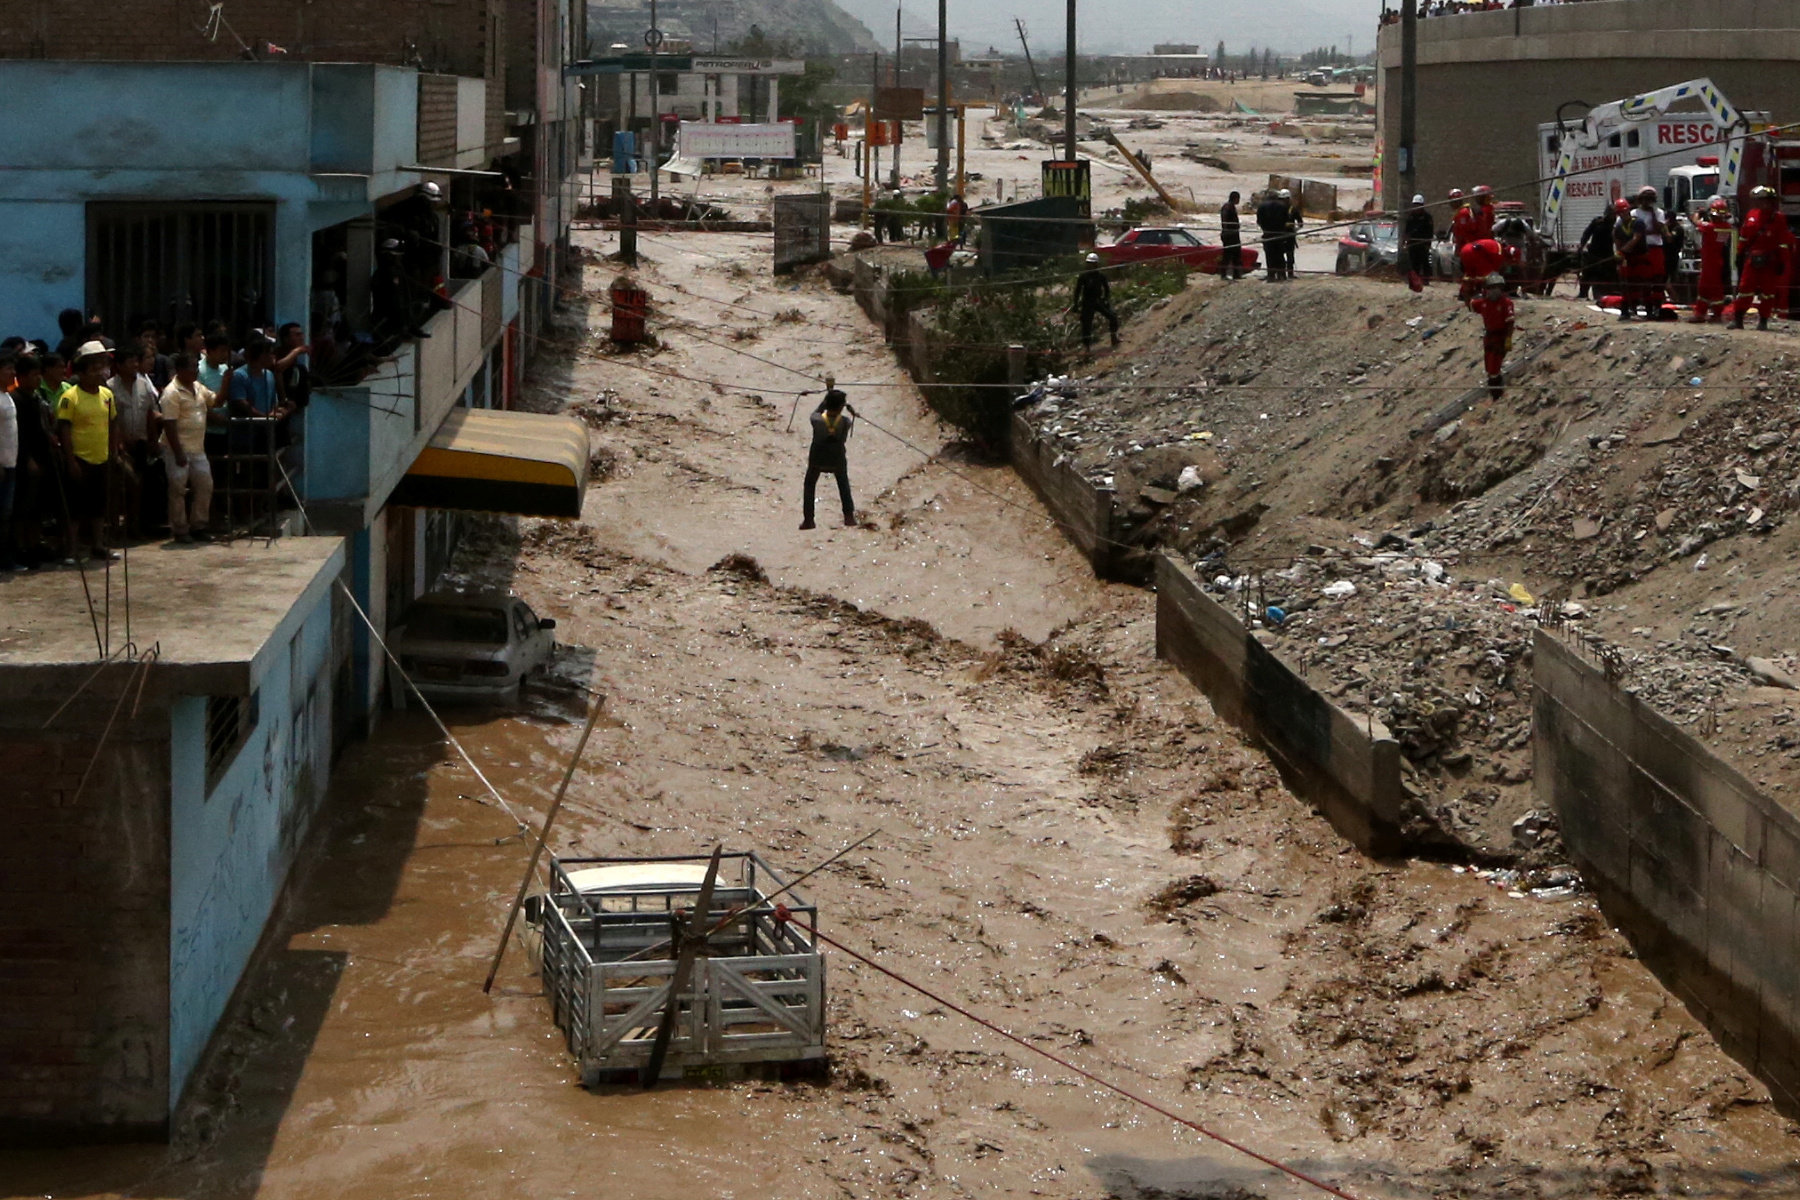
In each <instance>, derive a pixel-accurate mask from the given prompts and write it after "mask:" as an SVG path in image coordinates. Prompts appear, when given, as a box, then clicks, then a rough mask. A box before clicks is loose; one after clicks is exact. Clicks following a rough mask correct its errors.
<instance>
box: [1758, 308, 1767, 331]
mask: <svg viewBox="0 0 1800 1200" xmlns="http://www.w3.org/2000/svg"><path fill="white" fill-rule="evenodd" d="M1756 327H1757V328H1758V329H1760V330H1762V331H1763V332H1764V333H1767V332H1768V331H1769V317H1768V314H1767V313H1765V314H1763V315H1762V316H1760V317H1758V318H1757V319H1756Z"/></svg>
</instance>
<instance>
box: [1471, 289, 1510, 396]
mask: <svg viewBox="0 0 1800 1200" xmlns="http://www.w3.org/2000/svg"><path fill="white" fill-rule="evenodd" d="M1484 282H1485V284H1486V287H1485V289H1484V290H1483V292H1482V294H1481V295H1479V296H1477V297H1475V298H1474V299H1473V300H1471V301H1469V307H1470V308H1472V309H1474V310H1475V311H1476V312H1478V313H1480V314H1481V357H1482V365H1483V366H1485V367H1486V368H1487V382H1488V395H1490V396H1492V397H1493V398H1494V399H1496V400H1498V399H1499V398H1500V395H1501V393H1502V392H1504V391H1505V390H1506V384H1505V381H1504V378H1503V374H1502V373H1503V372H1504V371H1505V369H1506V356H1507V354H1508V352H1510V351H1511V350H1512V339H1513V302H1512V297H1511V296H1508V295H1507V294H1506V280H1505V278H1504V277H1502V276H1501V275H1500V273H1499V272H1498V271H1496V272H1494V273H1493V274H1491V275H1489V276H1488V277H1487V279H1486V280H1485V281H1484Z"/></svg>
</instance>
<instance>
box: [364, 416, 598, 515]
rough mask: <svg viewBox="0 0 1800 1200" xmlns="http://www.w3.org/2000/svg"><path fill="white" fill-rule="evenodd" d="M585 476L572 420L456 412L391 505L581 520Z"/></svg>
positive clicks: (583, 452)
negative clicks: (576, 518) (579, 518)
mask: <svg viewBox="0 0 1800 1200" xmlns="http://www.w3.org/2000/svg"><path fill="white" fill-rule="evenodd" d="M587 478H588V432H587V426H586V425H583V424H582V423H581V421H580V420H578V419H577V418H575V417H567V416H549V415H545V414H543V413H525V412H501V411H495V410H490V409H479V408H457V409H452V410H451V411H450V415H449V416H447V417H445V418H444V423H443V425H442V426H440V427H439V428H438V431H437V433H436V434H435V435H433V437H432V439H431V441H430V442H429V443H427V445H426V446H425V449H424V450H422V451H421V452H420V453H419V457H418V460H417V461H416V462H414V463H413V465H412V466H411V467H410V468H408V470H407V472H406V476H405V478H404V479H402V480H401V481H400V486H399V487H397V488H395V489H394V494H393V495H392V496H391V497H390V498H389V501H388V502H389V503H390V504H407V505H412V506H413V507H415V508H452V509H463V510H465V511H471V512H495V513H514V514H517V515H519V516H523V517H579V516H580V515H581V500H582V496H583V495H584V494H585V492H586V491H587Z"/></svg>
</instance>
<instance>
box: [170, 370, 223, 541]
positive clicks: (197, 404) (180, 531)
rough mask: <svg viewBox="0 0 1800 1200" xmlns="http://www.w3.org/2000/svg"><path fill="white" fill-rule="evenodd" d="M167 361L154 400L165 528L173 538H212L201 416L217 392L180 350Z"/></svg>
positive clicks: (210, 485)
mask: <svg viewBox="0 0 1800 1200" xmlns="http://www.w3.org/2000/svg"><path fill="white" fill-rule="evenodd" d="M170 365H171V366H172V367H173V368H174V371H175V378H174V379H172V380H170V381H169V386H168V387H166V388H164V389H163V391H162V395H161V396H160V397H158V399H157V402H156V412H157V425H158V426H159V429H160V432H161V435H162V460H163V472H164V474H165V475H167V477H168V481H169V531H170V532H171V533H172V534H173V535H174V537H175V540H176V541H177V542H193V541H201V542H206V541H211V540H212V535H211V534H209V533H208V532H207V528H206V527H207V526H208V525H209V524H210V523H211V516H212V490H213V481H212V466H211V464H210V463H208V462H207V459H206V450H205V446H206V418H207V414H208V413H210V412H211V411H212V410H213V406H214V404H215V403H216V402H217V397H215V396H214V395H213V393H212V392H211V390H209V389H208V388H207V386H206V385H205V384H203V383H201V382H200V371H199V363H198V362H197V361H196V360H195V358H194V356H193V355H191V354H188V353H186V352H185V351H182V352H178V353H176V355H175V356H174V358H173V359H172V361H171V363H170Z"/></svg>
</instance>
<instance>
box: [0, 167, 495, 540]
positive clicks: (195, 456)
mask: <svg viewBox="0 0 1800 1200" xmlns="http://www.w3.org/2000/svg"><path fill="white" fill-rule="evenodd" d="M445 200H446V198H445V196H444V194H443V192H442V189H440V188H439V186H438V185H437V184H435V183H425V184H422V185H420V186H419V187H418V188H417V189H415V190H413V191H412V192H411V193H410V194H409V195H407V196H406V197H404V198H403V199H401V200H399V201H398V202H396V203H394V204H391V205H389V206H388V207H387V208H386V209H384V210H383V211H382V212H381V214H380V216H379V218H378V220H377V223H376V237H377V244H376V254H375V264H374V269H373V272H372V273H371V274H370V276H369V286H368V305H367V315H366V319H365V318H364V317H362V316H360V315H359V317H358V319H357V320H356V321H354V322H353V321H351V320H350V319H349V318H348V315H347V312H346V309H347V307H348V300H349V296H348V291H347V284H348V281H349V276H350V272H351V266H350V260H349V255H348V254H347V253H346V252H345V251H343V250H339V251H337V252H336V253H333V254H327V255H323V256H321V260H320V261H317V262H315V264H314V290H313V293H312V296H311V298H310V303H309V309H310V311H309V313H308V322H307V324H306V325H305V326H302V325H300V324H299V323H297V322H290V323H288V324H284V325H279V326H273V327H267V328H261V329H252V330H250V331H249V332H248V334H247V335H244V336H234V335H233V332H232V330H231V329H230V328H229V327H228V326H227V324H226V323H225V322H223V321H212V322H209V323H208V324H206V325H205V326H201V325H198V324H193V323H185V324H180V325H175V326H174V327H173V328H168V327H165V326H164V325H163V324H161V323H160V322H157V321H145V322H142V323H135V328H134V329H129V330H128V329H122V328H110V329H109V328H108V327H107V325H106V323H104V322H103V321H102V320H101V319H100V318H98V317H96V316H90V315H84V314H83V313H82V312H81V311H80V310H77V309H65V310H64V311H63V312H62V314H61V315H60V316H59V317H58V325H59V327H60V328H59V332H58V336H57V338H56V339H55V340H54V341H50V340H28V339H26V338H24V337H10V338H6V339H5V340H4V341H0V571H11V570H18V569H23V570H31V569H33V568H35V567H39V566H42V565H44V564H46V563H51V562H57V561H61V562H65V563H74V562H77V561H79V560H80V559H81V558H82V557H83V556H84V555H86V556H90V557H92V558H95V559H100V560H105V559H109V558H111V557H113V556H114V553H115V552H114V551H113V550H112V548H111V547H112V546H114V545H118V544H120V543H121V542H122V541H123V540H136V539H142V538H147V537H151V536H158V535H160V533H161V532H162V531H163V530H165V529H166V530H167V531H168V533H169V535H170V536H171V537H172V538H173V539H174V540H175V541H177V542H192V541H206V540H209V539H210V538H211V537H212V536H213V531H214V530H215V529H216V527H217V525H218V522H217V521H216V520H215V517H216V516H217V515H218V513H217V510H218V508H219V507H220V506H219V505H218V504H217V503H215V493H217V494H218V496H219V497H221V498H223V499H224V500H225V501H226V505H225V507H227V508H229V509H231V510H232V511H230V512H228V513H227V514H226V516H227V517H228V518H229V519H230V520H231V523H233V524H236V525H240V526H243V525H246V524H249V523H254V522H255V521H257V520H259V519H264V518H269V517H272V516H273V511H274V508H275V507H276V500H277V498H278V497H279V495H280V492H281V489H282V488H283V486H284V484H285V482H286V480H287V477H288V475H289V474H291V472H292V470H293V467H292V465H291V464H290V463H289V461H288V460H289V458H290V457H291V455H290V448H291V447H292V446H293V445H294V444H296V443H297V441H298V438H297V432H298V426H299V422H298V421H296V420H295V417H296V414H298V413H300V412H301V410H303V409H305V407H306V404H307V401H308V399H309V398H310V396H311V394H312V391H313V389H314V388H315V387H334V386H342V385H349V384H354V383H356V382H359V381H360V380H362V379H364V378H365V377H367V376H368V375H369V373H370V372H372V371H373V370H375V369H376V368H377V367H379V366H380V365H381V363H382V362H383V361H385V360H386V356H388V355H389V354H391V353H392V351H393V350H394V349H395V348H396V347H397V346H398V345H399V343H400V342H402V341H404V340H406V339H408V338H420V337H429V336H430V334H429V333H428V332H427V331H426V329H425V324H426V322H428V321H429V320H430V318H431V317H432V316H433V315H434V314H435V313H438V312H440V311H443V310H444V309H447V308H449V307H450V306H451V303H452V302H451V300H450V297H449V287H448V281H449V280H452V279H469V278H474V277H476V276H479V275H481V274H482V273H483V272H484V271H487V270H489V269H490V268H491V267H492V266H493V265H494V264H496V263H498V262H499V261H500V256H501V254H502V251H503V250H504V247H505V246H506V245H507V244H508V243H509V242H511V241H512V240H513V239H514V238H516V236H517V227H518V224H519V222H520V221H521V220H522V219H523V217H522V215H521V214H522V212H523V209H521V207H520V201H519V193H518V192H517V189H516V188H515V186H514V181H513V180H512V179H510V178H507V179H505V180H503V181H502V182H501V184H500V185H497V186H496V187H495V188H494V189H493V195H492V196H491V197H490V198H489V202H490V203H491V204H492V205H493V207H484V208H470V209H464V210H462V211H461V212H458V213H449V212H448V206H447V205H446V203H445ZM495 209H498V210H499V211H498V213H496V211H495Z"/></svg>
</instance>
